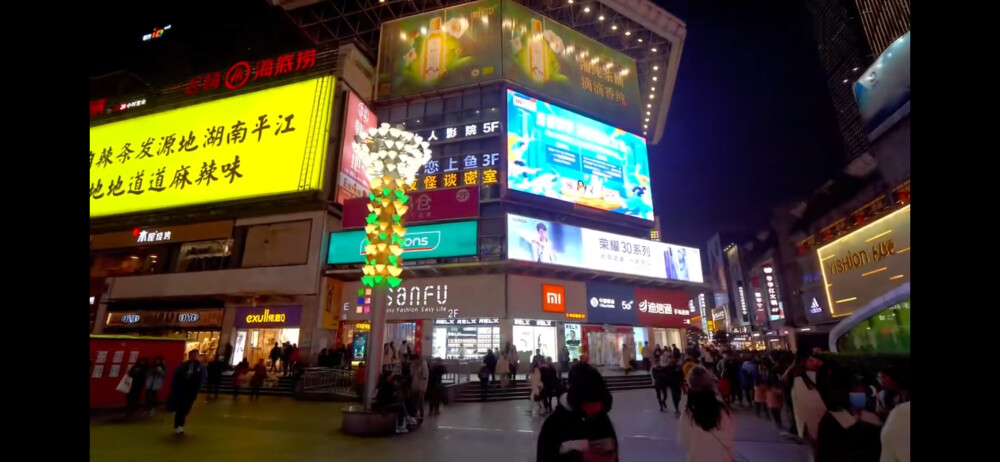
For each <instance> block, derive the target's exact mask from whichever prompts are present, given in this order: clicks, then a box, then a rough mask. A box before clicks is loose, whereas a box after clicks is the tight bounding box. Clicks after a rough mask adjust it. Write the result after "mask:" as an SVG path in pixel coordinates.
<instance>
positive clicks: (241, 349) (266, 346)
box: [231, 327, 299, 366]
mask: <svg viewBox="0 0 1000 462" xmlns="http://www.w3.org/2000/svg"><path fill="white" fill-rule="evenodd" d="M285 343H290V344H295V345H296V346H297V344H298V343H299V328H298V327H292V328H286V329H240V330H238V331H236V351H235V353H234V354H233V357H232V359H231V362H232V364H233V365H234V366H235V365H237V364H239V363H240V361H242V360H243V358H246V359H247V361H249V362H250V365H251V366H252V365H254V364H257V360H259V359H263V360H264V361H265V362H267V361H269V360H270V355H271V349H272V348H274V345H275V344H277V345H278V346H283V345H284V344H285Z"/></svg>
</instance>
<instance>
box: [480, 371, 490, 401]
mask: <svg viewBox="0 0 1000 462" xmlns="http://www.w3.org/2000/svg"><path fill="white" fill-rule="evenodd" d="M489 387H490V366H489V365H487V364H486V363H485V362H484V363H483V365H482V367H480V368H479V400H480V401H486V395H487V393H488V392H489Z"/></svg>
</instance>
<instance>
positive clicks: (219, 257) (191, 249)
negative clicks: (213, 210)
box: [176, 239, 233, 273]
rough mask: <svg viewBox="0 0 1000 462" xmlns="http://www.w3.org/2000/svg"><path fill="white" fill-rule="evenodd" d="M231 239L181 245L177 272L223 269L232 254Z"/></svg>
mask: <svg viewBox="0 0 1000 462" xmlns="http://www.w3.org/2000/svg"><path fill="white" fill-rule="evenodd" d="M232 248H233V240H232V239H216V240H212V241H201V242H188V243H186V244H184V245H182V246H181V250H180V254H179V255H178V258H177V269H176V271H177V272H179V273H183V272H191V271H210V270H220V269H225V268H226V267H227V266H228V264H229V257H230V255H232Z"/></svg>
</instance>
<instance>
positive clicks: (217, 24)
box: [90, 0, 842, 247]
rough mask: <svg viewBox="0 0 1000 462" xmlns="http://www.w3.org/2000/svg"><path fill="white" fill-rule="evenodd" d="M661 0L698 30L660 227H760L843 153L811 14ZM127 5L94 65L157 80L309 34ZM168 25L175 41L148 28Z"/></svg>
mask: <svg viewBox="0 0 1000 462" xmlns="http://www.w3.org/2000/svg"><path fill="white" fill-rule="evenodd" d="M654 1H655V2H656V3H659V4H661V5H662V6H664V7H665V9H666V10H667V11H670V12H672V13H674V14H675V15H677V16H678V17H680V18H681V19H683V20H684V21H685V22H686V23H687V29H688V34H687V41H686V42H685V44H684V52H683V57H682V59H681V65H680V70H679V73H678V77H677V84H676V86H675V88H674V95H673V102H672V104H671V107H670V111H669V114H668V116H667V124H666V129H665V133H664V137H663V139H662V140H661V141H660V144H659V145H657V146H654V147H653V148H652V150H651V151H650V157H651V161H650V162H651V168H652V171H653V178H654V180H653V198H654V206H655V208H656V213H657V215H659V216H660V220H661V225H662V229H663V239H664V240H666V241H668V242H674V243H679V244H688V245H693V246H698V247H701V246H704V245H705V243H706V242H707V241H708V239H709V237H711V235H712V234H714V233H715V232H716V231H718V230H720V229H724V230H732V231H749V232H755V231H757V230H758V229H760V228H761V227H763V226H766V225H767V223H768V220H769V218H770V213H771V212H770V211H771V208H772V207H773V206H775V205H777V204H779V203H783V202H786V201H789V200H793V199H795V198H798V197H801V196H803V195H805V194H808V193H809V192H810V191H813V190H815V189H816V188H818V187H819V186H820V185H821V184H823V182H824V181H825V180H826V179H827V178H829V177H830V176H831V175H832V174H833V173H834V172H835V171H836V170H837V169H838V168H839V167H840V166H841V165H842V164H841V161H839V160H838V159H839V158H840V156H841V154H840V141H839V139H838V135H837V132H836V122H835V120H834V118H833V117H834V116H833V108H832V105H831V102H830V97H829V93H828V92H827V89H826V85H825V77H824V74H823V71H822V69H821V67H820V65H819V61H818V57H817V52H816V45H815V43H814V42H813V40H812V35H811V30H810V22H809V17H808V13H807V11H806V10H805V7H804V6H803V5H802V4H801V2H798V1H795V0H654ZM110 3H117V2H110ZM126 5H129V4H126ZM131 5H132V6H126V7H124V8H123V7H122V6H121V5H120V4H119V5H113V6H111V5H109V4H106V3H102V2H98V3H96V4H94V6H93V7H94V8H96V9H97V10H96V11H95V16H94V21H93V23H92V26H93V27H92V29H91V45H92V46H93V48H94V49H95V50H99V51H97V52H95V53H92V54H91V56H92V59H91V65H90V74H91V75H92V76H97V75H102V74H104V73H108V72H112V71H116V70H119V69H122V68H123V67H125V66H124V65H123V63H129V64H128V66H129V67H131V68H133V69H135V70H136V71H138V72H137V73H139V74H140V75H142V76H143V77H144V78H146V79H147V80H149V81H150V82H151V83H162V82H163V81H168V82H173V81H181V80H183V79H185V78H187V77H190V76H191V75H194V74H197V73H200V72H205V71H208V70H212V69H215V68H217V67H218V66H219V59H220V56H224V57H226V59H223V60H222V61H223V62H232V61H237V60H242V59H248V60H253V59H258V58H263V57H268V56H273V55H275V54H279V53H281V52H282V51H286V50H288V49H296V48H301V47H304V46H307V42H306V41H305V39H304V38H302V37H301V35H299V34H298V32H297V31H296V30H295V28H294V26H292V25H291V24H290V22H289V21H287V20H285V19H284V18H283V17H282V13H281V11H280V10H279V9H277V8H271V7H269V6H268V4H267V2H265V1H264V0H252V1H245V0H242V1H235V0H225V1H213V2H203V1H197V2H194V1H188V0H175V1H167V2H153V1H151V2H137V3H133V4H131ZM166 24H171V25H172V26H173V27H172V29H171V30H170V31H168V32H167V33H166V34H169V35H165V37H164V38H165V40H154V41H151V42H146V43H143V42H142V41H141V37H142V35H143V34H144V33H149V32H151V31H152V29H153V27H162V26H164V25H166ZM156 47H160V48H167V49H169V50H170V53H169V54H170V55H172V56H181V57H183V59H178V60H175V61H174V62H171V63H170V65H169V66H165V65H164V63H162V62H156V60H154V59H153V58H152V57H153V56H158V55H160V54H159V53H151V51H153V50H151V49H155V48H156ZM161 51H166V50H161Z"/></svg>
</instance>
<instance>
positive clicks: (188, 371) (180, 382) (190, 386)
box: [167, 350, 205, 435]
mask: <svg viewBox="0 0 1000 462" xmlns="http://www.w3.org/2000/svg"><path fill="white" fill-rule="evenodd" d="M204 383H205V367H204V366H202V365H201V361H198V350H191V352H190V353H188V360H187V362H185V363H184V364H181V365H180V366H177V370H175V371H174V378H173V380H171V381H170V397H169V398H168V399H167V407H168V410H169V411H172V412H173V413H174V430H175V431H176V432H177V434H178V435H183V434H184V423H185V421H186V420H187V415H188V413H189V412H191V406H193V405H194V401H195V399H197V398H198V390H200V389H201V386H202V384H204Z"/></svg>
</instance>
